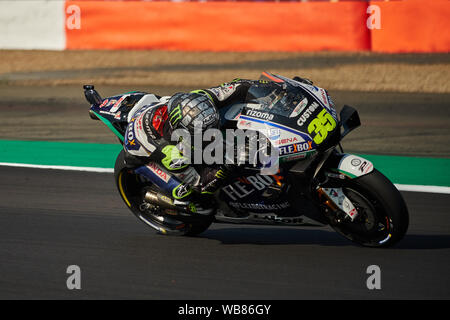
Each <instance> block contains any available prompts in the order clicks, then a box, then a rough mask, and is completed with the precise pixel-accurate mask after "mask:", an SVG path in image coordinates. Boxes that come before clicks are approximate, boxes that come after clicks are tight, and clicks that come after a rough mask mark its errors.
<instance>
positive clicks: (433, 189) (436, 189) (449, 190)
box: [0, 162, 450, 194]
mask: <svg viewBox="0 0 450 320" xmlns="http://www.w3.org/2000/svg"><path fill="white" fill-rule="evenodd" d="M0 166H8V167H21V168H36V169H54V170H70V171H87V172H99V173H114V169H112V168H96V167H73V166H50V165H39V164H26V163H8V162H0ZM395 187H396V188H397V189H398V190H400V191H411V192H429V193H443V194H450V187H441V186H423V185H412V184H397V183H396V184H395Z"/></svg>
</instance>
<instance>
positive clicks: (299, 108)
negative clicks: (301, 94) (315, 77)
mask: <svg viewBox="0 0 450 320" xmlns="http://www.w3.org/2000/svg"><path fill="white" fill-rule="evenodd" d="M307 105H308V99H307V98H304V99H303V100H302V101H300V102H299V104H298V105H297V106H296V107H295V109H294V110H293V111H292V113H291V114H290V115H289V118H295V117H296V116H298V115H299V114H300V113H302V112H303V110H304V109H305V108H306V106H307Z"/></svg>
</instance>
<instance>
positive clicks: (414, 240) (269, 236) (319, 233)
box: [199, 227, 450, 250]
mask: <svg viewBox="0 0 450 320" xmlns="http://www.w3.org/2000/svg"><path fill="white" fill-rule="evenodd" d="M199 237H200V238H207V239H213V240H218V241H220V242H221V243H222V244H259V245H292V244H301V245H322V246H336V247H342V246H358V245H357V244H355V243H353V242H351V241H349V240H347V239H345V238H344V237H342V236H341V235H339V234H338V233H336V232H333V231H325V230H317V229H306V230H305V229H290V228H285V229H283V228H245V227H242V228H223V229H217V230H207V231H205V232H204V233H202V234H201V235H200V236H199ZM393 248H394V249H408V250H429V249H449V248H450V235H418V234H411V235H409V234H407V235H406V236H405V237H404V238H403V239H402V240H401V241H400V242H399V243H398V244H396V245H395V246H394V247H393Z"/></svg>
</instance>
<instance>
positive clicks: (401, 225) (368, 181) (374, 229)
mask: <svg viewBox="0 0 450 320" xmlns="http://www.w3.org/2000/svg"><path fill="white" fill-rule="evenodd" d="M341 187H342V189H343V191H344V193H345V195H346V196H347V198H348V199H350V201H351V202H352V203H353V205H354V206H355V208H356V209H357V210H358V216H357V217H356V218H355V219H354V220H353V221H351V220H349V219H340V220H339V219H330V225H331V227H332V228H333V229H334V230H336V231H337V232H338V233H340V234H341V235H343V236H344V237H346V238H347V239H349V240H351V241H353V242H356V243H358V244H360V245H363V246H367V247H390V246H392V245H394V244H395V243H397V242H398V241H400V240H401V239H402V238H403V236H404V235H405V234H406V231H407V229H408V225H409V215H408V209H407V207H406V204H405V201H404V200H403V197H402V195H401V194H400V192H399V191H398V190H397V188H396V187H395V186H394V185H393V184H392V182H391V181H389V179H387V178H386V177H385V176H384V175H383V174H382V173H381V172H379V171H378V170H376V169H374V170H373V171H372V172H371V173H370V174H368V175H365V176H362V177H359V178H356V179H352V180H346V181H345V182H344V183H343V184H342V186H341Z"/></svg>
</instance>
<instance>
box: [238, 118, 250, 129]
mask: <svg viewBox="0 0 450 320" xmlns="http://www.w3.org/2000/svg"><path fill="white" fill-rule="evenodd" d="M239 126H240V127H245V128H250V127H251V126H252V122H251V121H246V120H240V121H239Z"/></svg>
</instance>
